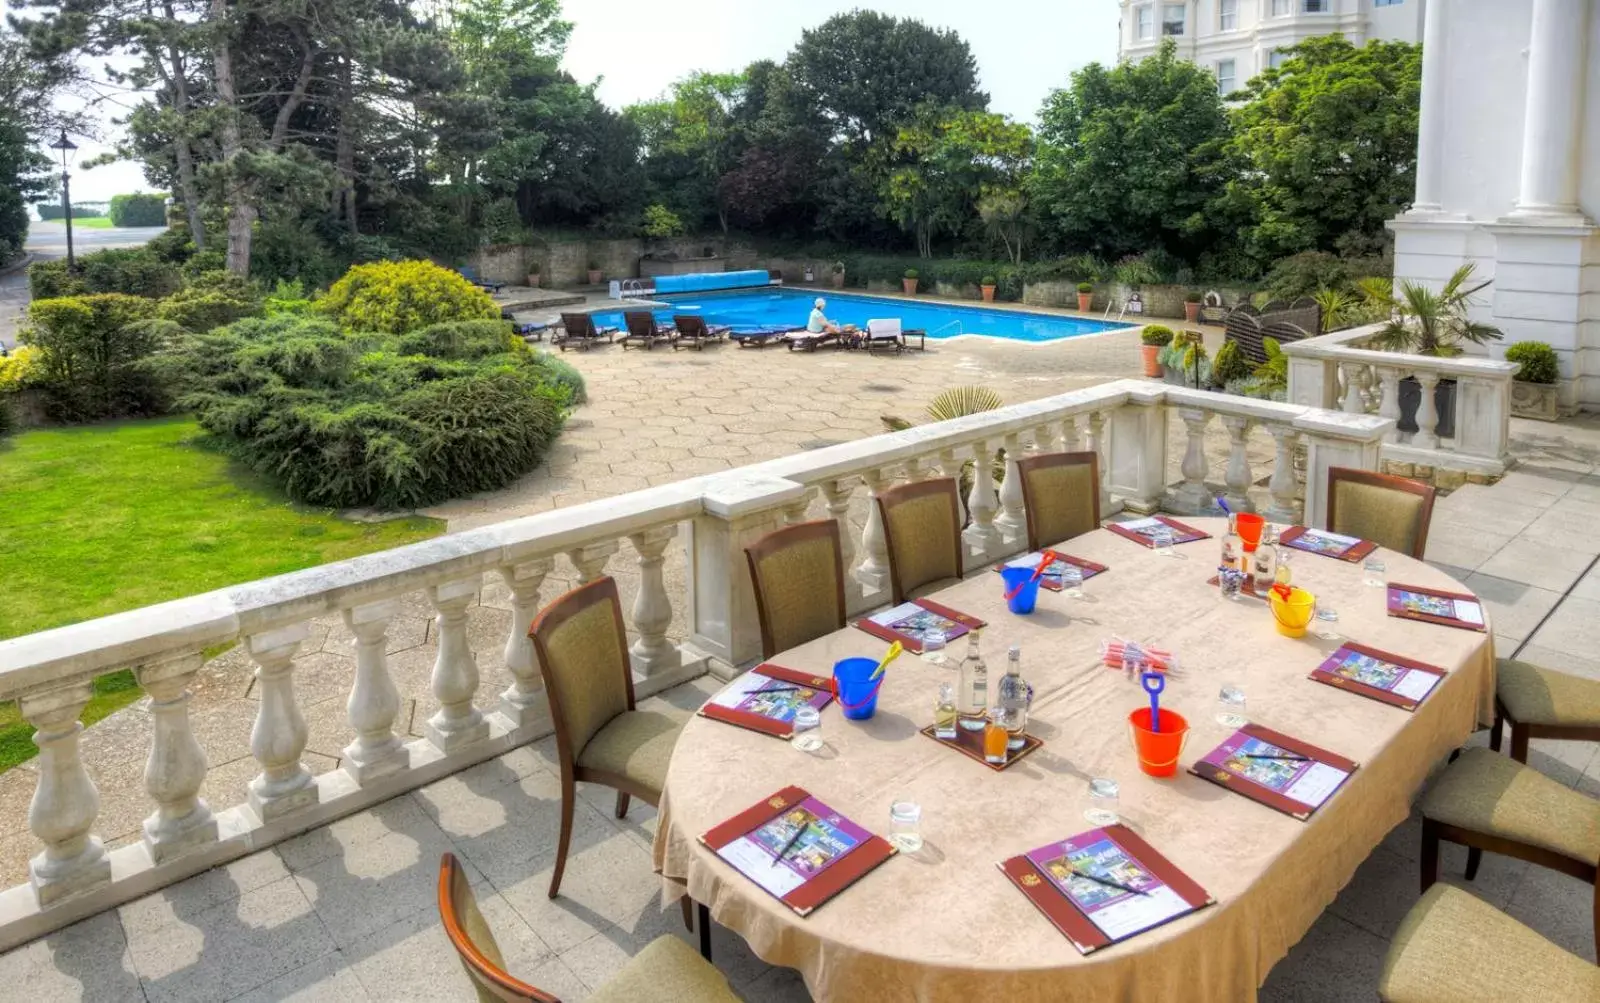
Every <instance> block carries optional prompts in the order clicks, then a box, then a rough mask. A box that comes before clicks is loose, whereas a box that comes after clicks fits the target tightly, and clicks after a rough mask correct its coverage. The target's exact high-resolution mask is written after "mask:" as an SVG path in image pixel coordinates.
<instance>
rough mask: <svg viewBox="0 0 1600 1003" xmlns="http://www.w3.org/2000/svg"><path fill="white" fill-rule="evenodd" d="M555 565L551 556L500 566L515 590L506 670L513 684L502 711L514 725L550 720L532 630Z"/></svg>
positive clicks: (504, 696)
mask: <svg viewBox="0 0 1600 1003" xmlns="http://www.w3.org/2000/svg"><path fill="white" fill-rule="evenodd" d="M554 567H555V562H554V561H553V560H551V559H550V558H548V557H540V558H536V559H534V560H531V561H522V562H520V563H518V564H508V565H506V566H504V567H502V568H500V569H499V573H500V578H501V579H502V580H503V581H504V582H505V583H506V587H507V588H509V589H510V590H511V634H510V636H508V637H507V638H506V651H505V663H506V671H508V672H510V673H511V685H510V687H508V688H507V689H506V690H505V692H503V693H501V694H500V708H499V709H500V713H501V714H503V715H505V717H506V719H507V720H508V721H510V722H511V725H512V727H514V728H524V727H527V726H529V725H535V724H543V723H544V722H547V721H549V720H550V705H549V703H548V702H547V701H546V699H545V695H544V677H542V676H541V675H540V674H539V655H538V652H536V651H534V648H533V639H532V638H531V637H529V636H528V631H529V629H530V628H532V626H533V618H534V617H535V616H537V615H538V614H539V589H540V588H541V587H542V586H543V585H544V580H545V577H546V576H547V575H549V574H550V572H551V570H552V569H553V568H554Z"/></svg>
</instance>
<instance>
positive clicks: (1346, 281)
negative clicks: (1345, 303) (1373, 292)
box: [1267, 251, 1358, 300]
mask: <svg viewBox="0 0 1600 1003" xmlns="http://www.w3.org/2000/svg"><path fill="white" fill-rule="evenodd" d="M1357 277H1358V276H1357V275H1356V274H1355V272H1354V271H1352V269H1351V267H1350V262H1348V261H1346V260H1345V259H1344V258H1341V257H1338V256H1337V255H1333V254H1329V253H1327V252H1326V251H1302V252H1300V253H1299V254H1293V255H1290V256H1289V257H1287V258H1283V259H1281V260H1279V261H1278V262H1277V263H1276V264H1274V265H1273V266H1272V269H1271V270H1270V271H1268V272H1267V292H1268V293H1270V294H1271V295H1272V298H1273V299H1279V300H1294V299H1299V298H1300V297H1302V296H1313V295H1315V294H1316V292H1317V290H1319V289H1333V290H1336V291H1339V292H1347V291H1349V290H1350V289H1352V288H1354V282H1355V280H1356V278H1357Z"/></svg>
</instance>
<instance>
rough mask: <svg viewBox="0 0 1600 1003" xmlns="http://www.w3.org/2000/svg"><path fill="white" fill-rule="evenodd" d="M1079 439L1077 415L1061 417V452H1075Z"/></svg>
mask: <svg viewBox="0 0 1600 1003" xmlns="http://www.w3.org/2000/svg"><path fill="white" fill-rule="evenodd" d="M1079 441H1080V440H1079V439H1078V419H1077V416H1076V415H1074V416H1073V417H1070V418H1063V419H1062V420H1061V451H1062V452H1063V453H1076V452H1077V451H1078V443H1079Z"/></svg>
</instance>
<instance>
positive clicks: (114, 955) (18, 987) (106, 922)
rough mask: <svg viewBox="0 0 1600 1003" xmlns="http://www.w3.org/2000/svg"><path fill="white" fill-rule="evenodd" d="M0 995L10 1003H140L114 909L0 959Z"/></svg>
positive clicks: (141, 993)
mask: <svg viewBox="0 0 1600 1003" xmlns="http://www.w3.org/2000/svg"><path fill="white" fill-rule="evenodd" d="M0 985H3V986H6V987H7V990H6V992H5V993H3V994H0V995H4V996H6V998H8V999H13V1000H18V1001H22V1000H28V1001H39V1003H43V1001H46V1000H49V1001H52V1003H54V1001H57V1000H61V1001H66V1000H73V1001H77V1000H82V1001H85V1003H102V1001H105V1003H124V1001H126V1003H134V1001H139V1003H143V1000H144V998H145V995H144V989H143V988H142V987H141V986H140V984H139V976H138V974H137V973H136V971H135V969H134V965H133V957H132V955H131V954H130V953H129V951H128V941H127V938H126V937H125V936H124V934H123V931H122V922H121V920H119V919H118V918H117V913H116V911H115V910H110V911H107V912H102V913H98V914H96V915H94V916H90V917H89V918H88V919H85V920H82V921H80V922H77V923H74V924H72V925H71V926H69V927H66V928H64V929H61V930H57V931H56V932H55V933H52V934H50V935H48V936H46V937H43V938H41V939H39V940H36V941H34V942H33V943H31V944H27V945H25V946H23V947H19V948H17V949H15V950H13V951H8V952H6V953H5V954H0Z"/></svg>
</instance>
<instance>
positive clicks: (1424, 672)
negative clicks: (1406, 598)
mask: <svg viewBox="0 0 1600 1003" xmlns="http://www.w3.org/2000/svg"><path fill="white" fill-rule="evenodd" d="M1444 676H1445V671H1444V670H1443V669H1441V668H1439V667H1438V666H1436V665H1428V664H1427V663H1425V662H1417V661H1413V660H1411V659H1409V658H1403V657H1401V656H1400V655H1391V654H1390V653H1389V652H1387V651H1379V650H1378V649H1377V648H1369V647H1367V646H1366V645H1364V644H1356V643H1355V642H1354V641H1346V642H1345V643H1344V644H1341V645H1340V646H1339V649H1338V650H1337V651H1335V652H1334V653H1333V654H1331V655H1329V656H1328V659H1327V661H1325V662H1323V663H1322V664H1321V665H1319V666H1317V667H1316V668H1314V669H1312V670H1311V678H1312V679H1315V680H1316V681H1317V682H1319V683H1327V684H1328V685H1329V686H1337V687H1339V688H1340V689H1342V690H1349V691H1350V692H1352V693H1359V694H1361V695H1362V696H1364V697H1369V698H1371V699H1373V700H1379V701H1382V702H1383V703H1386V704H1392V705H1394V706H1396V707H1399V708H1400V709H1401V710H1416V709H1417V705H1418V704H1420V703H1422V701H1423V700H1425V699H1427V696H1428V694H1429V693H1432V692H1433V688H1434V687H1435V686H1437V685H1439V681H1440V680H1441V679H1443V678H1444Z"/></svg>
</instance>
